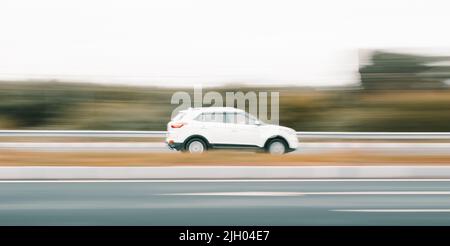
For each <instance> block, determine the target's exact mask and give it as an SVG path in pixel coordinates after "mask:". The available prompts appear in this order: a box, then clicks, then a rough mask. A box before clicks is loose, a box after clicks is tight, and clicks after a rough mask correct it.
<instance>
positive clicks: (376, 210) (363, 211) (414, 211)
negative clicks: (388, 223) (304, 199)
mask: <svg viewBox="0 0 450 246" xmlns="http://www.w3.org/2000/svg"><path fill="white" fill-rule="evenodd" d="M330 211H333V212H357V213H450V209H433V208H422V209H408V208H405V209H333V210H330Z"/></svg>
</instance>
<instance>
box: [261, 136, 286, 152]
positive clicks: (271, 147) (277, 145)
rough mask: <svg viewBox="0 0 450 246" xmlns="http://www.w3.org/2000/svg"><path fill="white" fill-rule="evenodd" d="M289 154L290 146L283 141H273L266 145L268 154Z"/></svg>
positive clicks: (277, 139)
mask: <svg viewBox="0 0 450 246" xmlns="http://www.w3.org/2000/svg"><path fill="white" fill-rule="evenodd" d="M287 152H288V145H287V143H286V141H284V140H283V139H279V138H276V139H272V140H270V141H269V142H268V143H267V145H266V153H270V154H272V155H283V154H286V153H287Z"/></svg>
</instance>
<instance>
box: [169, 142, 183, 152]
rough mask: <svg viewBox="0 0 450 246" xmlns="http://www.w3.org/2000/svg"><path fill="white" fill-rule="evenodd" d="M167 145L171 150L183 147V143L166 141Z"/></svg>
mask: <svg viewBox="0 0 450 246" xmlns="http://www.w3.org/2000/svg"><path fill="white" fill-rule="evenodd" d="M166 144H167V147H169V149H171V150H181V149H182V148H183V143H169V142H166Z"/></svg>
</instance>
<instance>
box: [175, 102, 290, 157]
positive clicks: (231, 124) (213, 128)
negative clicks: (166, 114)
mask: <svg viewBox="0 0 450 246" xmlns="http://www.w3.org/2000/svg"><path fill="white" fill-rule="evenodd" d="M194 138H196V139H200V140H201V141H200V142H203V147H204V149H202V151H201V152H203V150H206V149H216V148H239V149H242V148H257V149H261V150H268V148H269V147H268V144H270V143H271V142H279V143H282V144H283V145H284V147H285V149H284V151H283V153H285V152H289V151H293V150H295V149H296V148H297V147H298V139H297V135H296V132H295V131H294V130H293V129H291V128H287V127H283V126H278V125H269V124H264V123H261V122H260V121H258V119H257V118H256V117H254V116H252V115H250V114H248V113H246V112H245V111H243V110H240V109H236V108H231V107H206V108H190V109H188V110H183V111H180V112H179V113H178V115H177V116H175V117H174V118H173V119H172V121H170V122H169V123H168V124H167V138H166V142H167V144H168V145H169V147H170V148H171V149H176V150H182V151H187V150H189V151H190V152H193V151H191V150H190V149H189V148H188V147H189V146H187V144H189V141H190V140H192V139H194ZM274 139H275V140H277V141H273V140H274ZM270 145H272V144H270ZM278 145H279V148H282V147H283V146H281V145H280V144H278ZM199 147H202V146H199ZM270 152H271V153H272V151H270Z"/></svg>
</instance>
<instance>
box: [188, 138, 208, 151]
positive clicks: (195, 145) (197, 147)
mask: <svg viewBox="0 0 450 246" xmlns="http://www.w3.org/2000/svg"><path fill="white" fill-rule="evenodd" d="M186 150H187V151H189V153H191V154H201V153H203V152H205V151H206V144H205V142H203V141H202V140H200V139H192V140H190V141H189V142H188V143H187V144H186Z"/></svg>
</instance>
